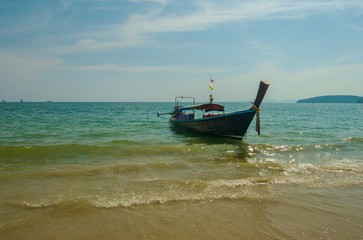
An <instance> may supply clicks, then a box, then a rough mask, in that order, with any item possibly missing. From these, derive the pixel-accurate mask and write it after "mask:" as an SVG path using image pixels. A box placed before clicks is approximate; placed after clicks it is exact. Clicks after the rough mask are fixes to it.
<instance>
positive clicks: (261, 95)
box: [253, 81, 270, 108]
mask: <svg viewBox="0 0 363 240" xmlns="http://www.w3.org/2000/svg"><path fill="white" fill-rule="evenodd" d="M269 86H270V83H269V82H268V81H261V82H260V87H259V88H258V92H257V96H256V100H255V102H254V103H253V104H254V105H255V106H256V108H259V107H260V105H261V102H262V100H263V98H264V97H265V94H266V91H267V88H268V87H269Z"/></svg>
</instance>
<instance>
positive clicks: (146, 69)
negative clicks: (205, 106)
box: [0, 0, 363, 102]
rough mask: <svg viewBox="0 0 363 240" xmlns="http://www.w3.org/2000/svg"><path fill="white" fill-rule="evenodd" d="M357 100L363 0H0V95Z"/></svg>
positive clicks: (362, 79) (362, 88)
mask: <svg viewBox="0 0 363 240" xmlns="http://www.w3.org/2000/svg"><path fill="white" fill-rule="evenodd" d="M210 78H213V79H214V83H213V86H214V90H213V96H214V99H215V101H216V102H218V101H219V102H223V101H246V100H253V99H254V98H255V96H256V92H257V88H258V84H259V81H261V80H264V81H269V82H270V88H269V90H268V92H267V94H266V99H270V100H276V101H285V100H298V99H303V98H309V97H315V96H321V95H359V96H363V0H336V1H328V0H311V1H309V0H273V1H272V0H262V1H259V0H226V1H220V0H175V1H174V0H118V1H116V0H52V1H49V0H32V1H28V0H16V1H14V0H0V101H1V100H3V99H4V100H5V101H19V100H20V99H23V100H24V101H33V102H35V101H47V100H51V101H65V102H78V101H82V102H83V101H91V102H134V101H142V102H144V101H145V102H164V101H166V102H172V101H174V98H175V96H181V95H182V96H194V97H196V99H197V101H202V102H203V101H208V97H209V91H210V90H209V87H208V86H209V84H210Z"/></svg>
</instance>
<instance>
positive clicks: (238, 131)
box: [170, 109, 256, 139]
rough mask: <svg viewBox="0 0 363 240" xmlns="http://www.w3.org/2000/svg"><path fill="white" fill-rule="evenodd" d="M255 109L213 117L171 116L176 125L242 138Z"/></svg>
mask: <svg viewBox="0 0 363 240" xmlns="http://www.w3.org/2000/svg"><path fill="white" fill-rule="evenodd" d="M255 113H256V111H255V110H253V109H250V110H246V111H240V112H234V113H229V114H223V115H217V116H213V117H207V118H200V119H192V120H177V119H175V118H170V123H171V124H172V125H173V126H175V127H180V128H183V129H186V130H192V131H196V132H201V133H208V134H213V135H219V136H225V137H231V138H236V139H242V138H243V136H244V135H245V133H246V132H247V129H248V127H249V126H250V124H251V121H252V120H253V117H254V116H255Z"/></svg>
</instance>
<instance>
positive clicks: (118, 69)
mask: <svg viewBox="0 0 363 240" xmlns="http://www.w3.org/2000/svg"><path fill="white" fill-rule="evenodd" d="M73 68H74V69H77V70H85V71H106V72H109V71H116V72H165V71H180V70H184V69H185V68H184V67H181V66H119V65H115V64H104V65H92V66H77V67H73Z"/></svg>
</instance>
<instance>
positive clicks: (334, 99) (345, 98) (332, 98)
mask: <svg viewBox="0 0 363 240" xmlns="http://www.w3.org/2000/svg"><path fill="white" fill-rule="evenodd" d="M297 103H363V97H359V96H352V95H328V96H320V97H313V98H306V99H301V100H298V101H297Z"/></svg>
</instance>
